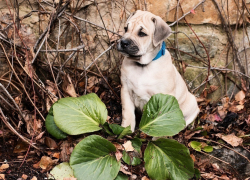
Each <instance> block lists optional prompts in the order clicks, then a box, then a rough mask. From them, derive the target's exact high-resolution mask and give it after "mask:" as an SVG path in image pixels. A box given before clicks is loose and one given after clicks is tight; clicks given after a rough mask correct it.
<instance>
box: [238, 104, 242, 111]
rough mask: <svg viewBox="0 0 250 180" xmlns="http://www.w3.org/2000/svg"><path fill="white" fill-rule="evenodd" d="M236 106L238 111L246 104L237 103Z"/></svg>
mask: <svg viewBox="0 0 250 180" xmlns="http://www.w3.org/2000/svg"><path fill="white" fill-rule="evenodd" d="M236 108H237V110H238V111H240V110H242V109H244V105H241V104H240V105H237V106H236Z"/></svg>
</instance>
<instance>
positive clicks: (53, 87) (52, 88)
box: [45, 80, 58, 112]
mask: <svg viewBox="0 0 250 180" xmlns="http://www.w3.org/2000/svg"><path fill="white" fill-rule="evenodd" d="M46 84H47V85H46V87H45V88H46V89H47V90H48V91H49V92H51V93H52V94H53V95H55V96H56V94H57V88H56V85H55V83H53V82H51V81H50V80H46ZM55 96H52V95H51V97H48V96H47V97H46V99H45V101H46V109H47V111H48V112H49V109H50V107H51V105H52V104H53V103H54V102H56V101H57V100H58V98H56V97H55Z"/></svg>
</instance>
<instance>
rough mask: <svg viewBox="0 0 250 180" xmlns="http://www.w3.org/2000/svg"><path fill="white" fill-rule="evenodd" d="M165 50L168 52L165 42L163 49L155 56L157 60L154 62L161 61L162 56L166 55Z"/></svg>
mask: <svg viewBox="0 0 250 180" xmlns="http://www.w3.org/2000/svg"><path fill="white" fill-rule="evenodd" d="M165 50H166V43H165V42H164V41H163V42H162V46H161V49H160V51H159V52H158V54H157V55H156V56H155V58H154V59H153V61H155V60H157V59H159V58H160V57H161V56H163V55H165Z"/></svg>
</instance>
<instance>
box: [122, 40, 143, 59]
mask: <svg viewBox="0 0 250 180" xmlns="http://www.w3.org/2000/svg"><path fill="white" fill-rule="evenodd" d="M117 49H118V51H120V52H121V53H122V54H124V55H125V56H128V57H131V58H140V57H141V55H137V53H138V52H139V48H138V46H137V45H135V43H134V42H133V41H132V40H131V39H121V40H120V42H119V43H118V46H117Z"/></svg>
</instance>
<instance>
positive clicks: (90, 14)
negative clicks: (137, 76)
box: [0, 0, 250, 100]
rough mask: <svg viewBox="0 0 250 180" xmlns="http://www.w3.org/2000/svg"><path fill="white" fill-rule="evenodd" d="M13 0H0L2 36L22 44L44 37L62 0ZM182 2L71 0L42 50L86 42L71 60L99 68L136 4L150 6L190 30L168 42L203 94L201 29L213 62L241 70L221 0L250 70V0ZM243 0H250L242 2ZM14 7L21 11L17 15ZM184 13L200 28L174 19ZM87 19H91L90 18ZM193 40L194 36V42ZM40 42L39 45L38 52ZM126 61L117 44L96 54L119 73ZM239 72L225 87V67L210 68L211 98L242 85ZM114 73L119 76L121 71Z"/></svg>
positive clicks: (47, 56) (61, 58) (56, 57)
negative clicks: (16, 22)
mask: <svg viewBox="0 0 250 180" xmlns="http://www.w3.org/2000/svg"><path fill="white" fill-rule="evenodd" d="M8 2H9V4H8V5H7V4H6V1H0V13H1V14H2V15H1V16H0V25H1V26H0V29H1V31H0V33H1V34H0V36H1V37H2V39H6V40H8V41H10V42H12V43H13V42H14V41H15V44H16V45H20V46H22V45H23V44H22V42H21V41H22V40H21V39H22V38H23V39H24V41H25V44H26V46H27V47H28V48H31V49H32V48H33V47H34V45H35V43H36V42H37V40H38V39H39V37H40V38H41V34H42V33H43V32H44V31H45V30H46V28H47V27H48V25H49V24H50V23H51V17H53V14H54V13H55V12H56V10H57V7H58V3H60V1H59V0H55V1H52V0H47V1H43V2H40V1H35V0H30V1H22V2H20V4H19V8H18V9H17V8H16V9H13V8H12V7H14V6H16V5H15V1H14V0H12V1H8ZM28 2H30V3H28ZM177 2H178V1H171V0H161V1H159V0H158V1H155V0H154V1H153V0H146V1H133V0H117V1H112V0H96V1H92V0H79V1H78V0H71V1H70V3H69V5H68V6H67V8H66V10H65V11H64V12H63V13H62V14H61V16H60V17H58V18H57V19H56V20H55V21H54V22H53V25H52V26H51V27H50V30H49V31H48V33H47V34H46V37H47V38H46V39H45V41H44V42H45V43H44V44H43V46H41V50H45V49H47V50H55V49H57V48H58V49H72V48H75V47H78V46H80V45H82V44H84V45H85V48H84V49H83V50H80V51H78V53H76V54H75V55H74V56H73V57H72V58H71V59H70V61H68V63H67V65H69V66H75V67H77V68H79V69H82V70H83V69H84V67H89V69H88V70H92V71H96V72H97V69H96V66H95V65H94V64H93V63H92V62H93V60H94V59H96V58H97V57H98V56H99V55H100V54H102V53H103V52H104V51H105V50H107V49H108V48H109V47H110V46H112V43H111V42H115V41H116V40H117V39H119V36H118V35H116V34H122V32H123V25H124V23H125V21H126V19H127V17H128V16H129V15H130V13H131V12H133V11H135V10H137V9H141V10H149V11H151V12H152V13H154V14H156V15H159V16H160V17H162V18H163V19H164V20H165V21H166V22H167V23H168V24H169V25H172V26H171V28H172V30H173V31H181V32H184V33H185V34H186V35H187V36H188V37H187V36H186V35H185V34H183V33H178V34H173V35H171V36H170V37H169V38H168V40H166V42H167V47H168V49H169V51H170V52H171V53H172V55H173V59H174V60H175V61H174V62H175V64H176V66H177V67H181V68H180V69H179V70H180V71H181V72H183V73H182V74H183V75H184V78H185V80H186V82H187V84H188V85H189V87H190V89H191V90H193V93H195V94H197V95H200V94H201V93H202V92H203V90H204V88H205V86H204V85H203V86H201V85H202V83H203V82H204V80H205V79H206V77H207V67H208V65H207V64H208V58H207V55H206V52H205V50H204V48H203V46H202V44H201V43H200V42H199V40H198V38H197V37H196V35H197V36H198V37H199V39H200V41H201V42H202V43H203V44H204V46H205V47H206V49H207V51H208V53H209V56H210V61H211V66H212V67H213V68H217V69H223V68H234V67H235V71H239V69H238V67H237V65H238V64H237V63H235V58H233V55H232V49H230V48H229V47H231V45H230V43H229V41H228V36H227V33H226V32H225V29H224V27H223V26H221V20H220V15H219V13H218V9H217V6H216V4H215V2H217V3H218V6H219V7H220V9H221V11H222V13H223V16H224V18H226V20H227V22H228V27H230V28H231V29H232V34H233V38H234V42H235V44H236V47H237V49H238V53H239V56H240V58H241V63H242V64H243V66H244V67H245V70H246V71H247V75H250V74H249V71H248V69H249V68H250V64H249V63H248V62H249V60H248V61H247V59H248V57H250V54H249V52H250V51H249V37H248V32H249V30H250V29H249V28H248V23H249V11H248V10H247V9H246V7H247V8H249V6H250V4H249V3H250V0H245V1H239V3H238V1H237V0H236V1H235V0H228V1H218V0H206V1H204V3H201V2H202V1H201V0H192V1H187V0H180V1H179V2H180V6H177V5H178V4H177ZM242 2H245V3H243V4H242ZM65 3H67V1H63V3H62V4H61V6H63V5H64V4H65ZM177 7H178V8H177ZM38 11H40V13H38ZM13 12H16V14H15V16H14V13H13ZM17 12H18V13H17ZM183 14H185V19H186V21H187V22H188V23H190V24H191V26H192V29H193V31H194V32H195V33H196V34H194V33H193V31H192V30H191V28H190V27H189V26H187V25H186V23H185V21H184V19H182V20H180V21H178V23H175V24H174V25H173V22H176V20H177V19H179V18H180V17H182V16H183ZM73 15H74V16H73ZM17 16H19V19H21V21H20V24H21V26H20V32H19V33H20V35H21V37H22V38H21V39H20V36H18V35H17V34H16V33H14V30H13V25H12V23H13V18H16V17H17ZM59 20H60V21H59ZM86 20H87V21H88V22H91V23H88V22H86ZM59 27H60V28H59ZM112 32H115V33H116V34H114V33H112ZM14 36H15V38H14ZM42 39H44V37H42ZM190 40H192V42H193V44H194V46H195V48H194V47H193V45H192V43H191V41H190ZM2 42H3V41H2ZM41 42H42V41H40V43H41ZM3 43H5V42H3ZM7 44H8V43H7ZM39 45H40V44H39ZM5 46H6V45H5ZM38 47H39V46H37V47H36V49H35V50H34V52H35V53H36V51H37V50H38ZM6 48H7V50H8V53H10V52H11V48H10V46H6ZM176 49H177V50H179V51H177V50H176ZM195 49H196V50H195ZM1 51H2V49H1V48H0V55H1V57H0V63H1V66H0V76H1V75H3V74H4V73H6V72H7V71H8V70H9V68H8V67H7V61H6V59H5V56H4V54H3V53H2V52H1ZM196 51H197V52H198V54H197V53H196ZM245 52H246V53H245ZM71 53H72V52H60V53H57V52H47V53H45V52H44V51H40V52H39V54H38V56H37V59H36V61H37V62H40V61H44V62H45V63H48V62H52V63H53V64H55V65H57V66H60V65H62V64H63V63H64V62H65V61H66V60H67V59H68V57H69V56H70V54H71ZM121 61H122V56H121V55H120V54H118V53H117V51H116V47H115V45H113V46H112V48H111V50H110V51H107V53H104V54H103V55H102V56H100V57H99V58H98V59H97V60H96V62H97V65H98V67H99V68H100V69H101V70H102V71H105V72H107V73H108V74H114V73H116V74H119V67H120V64H121ZM230 62H231V63H230ZM23 63H25V62H23ZM91 64H92V65H91ZM237 75H239V73H235V74H233V73H232V72H231V73H230V72H228V73H227V75H226V76H228V77H230V79H231V80H232V81H231V80H229V81H228V83H227V87H226V89H225V71H221V70H215V69H213V70H211V71H210V75H209V78H212V80H211V81H210V82H209V83H208V85H207V86H206V88H207V89H208V91H209V90H210V94H209V98H212V99H213V100H217V99H218V98H219V97H222V96H223V95H225V94H228V95H230V93H232V91H233V90H235V89H237V88H234V83H232V82H233V81H234V82H235V83H237V84H238V85H240V79H239V78H238V76H237ZM114 77H116V78H117V76H114ZM227 80H228V79H227ZM211 85H212V87H213V88H214V87H217V88H218V90H217V91H215V92H213V93H212V91H211V88H210V87H211ZM199 87H200V88H199ZM209 88H210V89H209ZM226 91H227V92H226Z"/></svg>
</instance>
